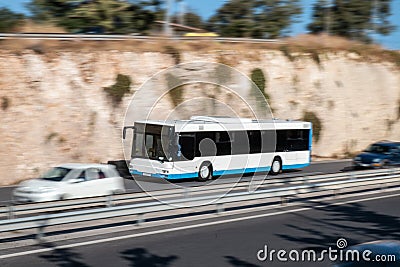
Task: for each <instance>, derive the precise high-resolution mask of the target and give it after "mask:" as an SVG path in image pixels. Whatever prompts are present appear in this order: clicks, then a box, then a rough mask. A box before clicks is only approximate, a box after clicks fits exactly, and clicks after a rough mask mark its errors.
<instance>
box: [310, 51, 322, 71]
mask: <svg viewBox="0 0 400 267" xmlns="http://www.w3.org/2000/svg"><path fill="white" fill-rule="evenodd" d="M309 52H310V54H311V58H312V60H313V61H314V62H315V63H316V64H317V65H318V66H320V67H321V58H320V56H319V53H318V51H317V50H316V49H311V50H310V51H309Z"/></svg>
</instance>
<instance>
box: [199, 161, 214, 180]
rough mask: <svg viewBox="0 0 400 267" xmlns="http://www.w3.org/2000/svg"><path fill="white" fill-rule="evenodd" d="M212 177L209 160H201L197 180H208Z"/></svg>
mask: <svg viewBox="0 0 400 267" xmlns="http://www.w3.org/2000/svg"><path fill="white" fill-rule="evenodd" d="M211 178H212V165H211V163H210V162H203V163H202V164H201V165H200V168H199V177H198V180H199V181H201V182H204V181H207V180H210V179H211Z"/></svg>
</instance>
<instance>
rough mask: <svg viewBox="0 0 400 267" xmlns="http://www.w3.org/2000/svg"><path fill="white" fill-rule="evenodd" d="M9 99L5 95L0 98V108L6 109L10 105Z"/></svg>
mask: <svg viewBox="0 0 400 267" xmlns="http://www.w3.org/2000/svg"><path fill="white" fill-rule="evenodd" d="M10 102H11V101H10V99H9V98H8V97H6V96H3V97H2V98H1V109H2V110H4V111H6V110H7V109H8V108H9V107H10Z"/></svg>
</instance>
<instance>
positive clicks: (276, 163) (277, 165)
mask: <svg viewBox="0 0 400 267" xmlns="http://www.w3.org/2000/svg"><path fill="white" fill-rule="evenodd" d="M281 170H282V160H281V158H280V157H275V158H274V160H273V161H272V165H271V171H270V173H271V174H272V175H277V174H279V173H280V172H281Z"/></svg>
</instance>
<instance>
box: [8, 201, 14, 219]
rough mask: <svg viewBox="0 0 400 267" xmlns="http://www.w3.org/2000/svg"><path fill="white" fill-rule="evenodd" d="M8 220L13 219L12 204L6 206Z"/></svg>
mask: <svg viewBox="0 0 400 267" xmlns="http://www.w3.org/2000/svg"><path fill="white" fill-rule="evenodd" d="M8 219H9V220H11V219H14V206H13V205H12V204H10V205H8Z"/></svg>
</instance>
